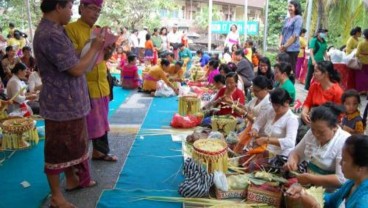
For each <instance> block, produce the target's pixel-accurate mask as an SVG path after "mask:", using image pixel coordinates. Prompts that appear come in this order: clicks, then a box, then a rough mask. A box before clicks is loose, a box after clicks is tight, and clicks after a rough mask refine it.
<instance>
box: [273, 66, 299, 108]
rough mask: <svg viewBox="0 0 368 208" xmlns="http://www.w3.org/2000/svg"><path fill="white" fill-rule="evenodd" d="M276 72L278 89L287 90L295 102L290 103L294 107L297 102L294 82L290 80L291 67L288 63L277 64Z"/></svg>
mask: <svg viewBox="0 0 368 208" xmlns="http://www.w3.org/2000/svg"><path fill="white" fill-rule="evenodd" d="M274 71H275V80H276V82H277V83H276V87H281V88H282V89H284V90H286V91H287V92H288V93H289V95H290V96H291V98H292V99H293V101H292V102H291V103H290V104H291V105H293V103H294V101H295V87H294V84H293V82H292V81H291V80H290V78H292V77H291V65H290V64H289V63H286V62H281V63H279V64H275V66H274Z"/></svg>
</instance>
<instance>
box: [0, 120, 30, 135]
mask: <svg viewBox="0 0 368 208" xmlns="http://www.w3.org/2000/svg"><path fill="white" fill-rule="evenodd" d="M33 127H34V123H33V119H31V118H9V119H7V120H5V121H3V122H2V123H1V128H2V129H3V132H5V133H12V134H22V133H24V132H26V131H29V130H31V129H33Z"/></svg>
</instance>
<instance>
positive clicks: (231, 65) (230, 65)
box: [227, 62, 238, 72]
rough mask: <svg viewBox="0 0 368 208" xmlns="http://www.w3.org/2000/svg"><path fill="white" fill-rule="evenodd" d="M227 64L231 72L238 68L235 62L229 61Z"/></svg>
mask: <svg viewBox="0 0 368 208" xmlns="http://www.w3.org/2000/svg"><path fill="white" fill-rule="evenodd" d="M227 66H228V67H229V69H230V70H231V71H232V72H236V70H237V69H238V66H236V64H235V63H233V62H229V63H227Z"/></svg>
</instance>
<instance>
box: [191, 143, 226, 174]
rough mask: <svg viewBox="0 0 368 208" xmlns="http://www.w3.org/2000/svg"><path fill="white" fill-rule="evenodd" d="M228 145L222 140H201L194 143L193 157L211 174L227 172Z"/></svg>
mask: <svg viewBox="0 0 368 208" xmlns="http://www.w3.org/2000/svg"><path fill="white" fill-rule="evenodd" d="M227 148H228V147H227V144H226V142H225V141H223V140H220V139H199V140H197V141H195V142H194V143H193V152H192V157H193V159H194V160H195V161H198V162H200V163H202V164H203V165H204V166H205V167H206V169H207V171H208V172H209V173H213V172H214V171H216V170H217V171H222V172H224V173H226V172H227V168H228V156H227Z"/></svg>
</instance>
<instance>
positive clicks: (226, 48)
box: [224, 46, 230, 54]
mask: <svg viewBox="0 0 368 208" xmlns="http://www.w3.org/2000/svg"><path fill="white" fill-rule="evenodd" d="M225 53H227V54H230V49H229V46H226V47H225V48H224V54H225Z"/></svg>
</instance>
